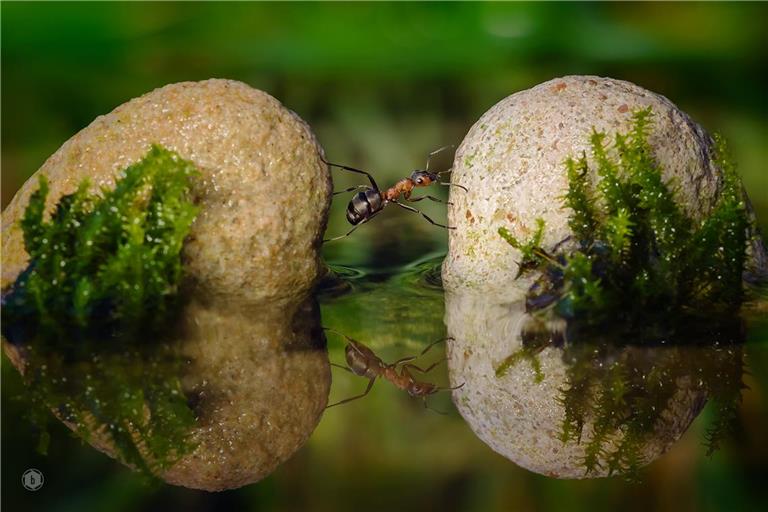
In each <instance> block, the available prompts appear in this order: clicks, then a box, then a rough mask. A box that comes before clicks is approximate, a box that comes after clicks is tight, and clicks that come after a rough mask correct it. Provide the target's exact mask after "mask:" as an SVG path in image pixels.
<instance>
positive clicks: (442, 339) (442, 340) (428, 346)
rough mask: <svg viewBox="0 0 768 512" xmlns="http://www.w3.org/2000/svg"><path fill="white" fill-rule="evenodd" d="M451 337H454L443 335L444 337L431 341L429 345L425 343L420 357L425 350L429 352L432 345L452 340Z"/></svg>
mask: <svg viewBox="0 0 768 512" xmlns="http://www.w3.org/2000/svg"><path fill="white" fill-rule="evenodd" d="M453 339H454V337H453V336H448V337H445V338H440V339H439V340H435V341H433V342H432V343H430V344H429V345H427V346H426V348H425V349H424V350H422V351H421V354H419V357H421V356H423V355H424V354H426V353H427V352H429V349H431V348H432V347H434V346H435V345H437V344H438V343H442V342H444V341H448V340H453Z"/></svg>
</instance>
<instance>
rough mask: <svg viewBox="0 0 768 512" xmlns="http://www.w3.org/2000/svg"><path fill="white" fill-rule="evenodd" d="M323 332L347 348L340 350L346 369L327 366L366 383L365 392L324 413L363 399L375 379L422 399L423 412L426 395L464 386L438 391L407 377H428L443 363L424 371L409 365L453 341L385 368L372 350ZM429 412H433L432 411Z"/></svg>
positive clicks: (355, 342)
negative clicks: (430, 351) (417, 373)
mask: <svg viewBox="0 0 768 512" xmlns="http://www.w3.org/2000/svg"><path fill="white" fill-rule="evenodd" d="M325 330H326V331H330V332H333V333H335V334H338V335H339V336H341V337H343V338H344V339H346V340H347V347H346V349H345V350H344V355H345V357H346V360H347V365H348V366H342V365H339V364H335V363H331V366H335V367H337V368H341V369H342V370H346V371H348V372H350V373H352V374H354V375H358V376H360V377H366V378H367V379H368V387H366V388H365V391H364V392H363V393H361V394H359V395H356V396H353V397H351V398H347V399H345V400H341V401H340V402H336V403H334V404H331V405H329V406H327V407H326V409H328V408H329V407H335V406H337V405H341V404H346V403H348V402H351V401H352V400H357V399H358V398H363V397H364V396H365V395H367V394H368V393H369V392H370V391H371V388H372V387H373V383H374V382H376V379H377V378H382V379H384V380H388V381H389V382H391V383H392V384H394V385H395V386H396V387H397V388H399V389H402V390H403V391H407V392H408V394H409V395H411V396H412V397H419V398H421V399H423V400H424V407H426V408H430V407H428V406H427V397H428V396H429V395H434V394H435V393H437V392H438V391H447V390H453V389H459V388H460V387H462V386H463V385H464V384H463V383H462V384H461V385H459V386H456V387H452V388H444V387H439V386H437V385H435V384H432V383H431V382H423V381H418V380H416V379H415V378H414V377H413V375H411V370H415V371H418V372H421V373H428V372H430V371H431V370H432V369H433V368H434V367H435V366H437V365H438V364H440V363H442V362H443V360H440V361H438V362H436V363H433V364H432V365H430V366H429V367H427V368H421V367H419V366H416V365H415V364H413V363H412V362H411V361H413V360H415V359H417V358H419V357H421V356H423V355H424V354H426V353H427V352H428V351H429V349H431V348H432V347H434V346H435V345H437V344H438V343H441V342H443V341H446V340H449V339H453V338H441V339H439V340H437V341H434V342H432V343H430V344H429V345H427V347H426V348H425V349H424V350H422V351H421V354H419V355H418V356H409V357H404V358H402V359H398V360H397V361H395V362H394V363H392V364H388V363H385V362H384V361H382V360H381V358H379V356H377V355H376V354H374V352H373V350H371V349H370V348H368V347H366V346H365V345H363V344H362V343H360V342H359V341H357V340H354V339H352V338H350V337H349V336H347V335H345V334H342V333H340V332H338V331H334V330H333V329H328V328H325ZM432 410H433V411H434V409H432ZM435 412H440V411H435ZM441 414H443V413H441Z"/></svg>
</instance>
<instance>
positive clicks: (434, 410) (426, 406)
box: [423, 396, 448, 416]
mask: <svg viewBox="0 0 768 512" xmlns="http://www.w3.org/2000/svg"><path fill="white" fill-rule="evenodd" d="M423 400H424V408H425V409H429V410H430V411H432V412H436V413H437V414H442V415H443V416H445V415H446V414H448V413H447V412H443V411H438V410H437V409H433V408H432V407H430V406H429V405H427V397H426V396H425V397H424V398H423Z"/></svg>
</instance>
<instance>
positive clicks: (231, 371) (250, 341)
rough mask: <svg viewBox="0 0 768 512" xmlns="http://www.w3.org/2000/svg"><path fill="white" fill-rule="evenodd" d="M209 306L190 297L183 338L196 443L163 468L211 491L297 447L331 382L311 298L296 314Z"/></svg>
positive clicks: (267, 468)
mask: <svg viewBox="0 0 768 512" xmlns="http://www.w3.org/2000/svg"><path fill="white" fill-rule="evenodd" d="M214 307H215V309H212V308H210V307H207V306H203V305H201V304H199V303H196V304H191V305H190V306H189V307H188V308H187V310H186V312H185V313H186V314H185V316H184V320H185V325H184V326H183V327H182V332H183V334H182V335H181V336H180V340H179V341H180V345H181V352H182V354H183V356H184V357H185V359H188V360H190V361H191V364H190V368H189V371H188V372H187V373H186V375H185V376H184V380H183V381H182V386H183V388H184V390H185V393H186V394H187V396H190V397H192V401H193V403H195V404H196V405H195V408H194V411H195V414H196V416H197V417H198V421H197V424H196V425H195V427H194V430H193V432H192V440H193V442H195V443H196V444H197V448H196V449H195V450H194V451H193V452H192V453H190V454H189V455H188V456H185V457H183V458H182V459H181V460H180V461H178V463H176V464H175V465H174V466H173V467H171V468H170V469H169V470H168V471H167V472H166V473H165V474H163V475H161V476H162V478H163V479H164V480H166V481H167V482H169V483H172V484H176V485H183V486H185V487H193V488H196V489H205V490H209V491H219V490H223V489H232V488H237V487H240V486H243V485H246V484H250V483H253V482H256V481H258V480H261V479H262V478H264V477H266V476H267V475H269V474H270V473H271V472H272V471H274V470H275V469H276V468H277V467H278V465H280V464H281V463H283V462H285V460H287V459H288V458H289V457H290V456H291V455H293V454H294V452H296V450H298V449H299V448H300V447H301V446H302V445H303V444H304V442H305V441H306V440H307V439H308V438H309V436H310V434H311V433H312V432H313V431H314V429H315V427H316V426H317V424H318V422H319V421H320V417H321V415H322V413H323V410H324V409H325V406H326V403H327V401H328V392H329V389H330V384H331V372H330V364H329V361H328V354H327V353H326V351H325V338H324V336H323V333H322V329H321V328H320V317H319V313H318V310H317V306H316V305H314V304H313V303H312V301H307V302H306V303H304V304H303V305H302V306H301V307H299V308H297V310H296V312H295V313H294V312H292V311H291V310H286V308H284V307H282V306H281V307H279V308H273V309H269V308H265V307H256V308H254V307H253V306H250V305H247V306H245V307H243V306H242V305H240V306H238V305H236V304H222V303H219V304H216V305H215V306H214ZM254 317H258V318H259V320H258V321H254ZM286 320H287V321H286Z"/></svg>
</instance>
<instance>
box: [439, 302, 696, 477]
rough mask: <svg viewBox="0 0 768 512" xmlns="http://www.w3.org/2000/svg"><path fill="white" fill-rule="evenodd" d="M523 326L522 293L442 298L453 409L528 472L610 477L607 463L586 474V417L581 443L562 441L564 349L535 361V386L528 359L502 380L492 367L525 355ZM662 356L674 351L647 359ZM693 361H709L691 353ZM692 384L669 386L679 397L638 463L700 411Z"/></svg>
mask: <svg viewBox="0 0 768 512" xmlns="http://www.w3.org/2000/svg"><path fill="white" fill-rule="evenodd" d="M524 320H525V314H524V312H523V292H520V293H517V295H516V296H515V294H514V292H513V293H512V294H505V295H503V296H502V295H498V294H496V293H476V292H474V291H469V290H464V291H463V292H459V293H456V292H450V291H449V292H447V293H446V312H445V323H446V325H447V328H448V336H449V338H448V341H447V353H448V371H449V377H450V382H451V386H454V387H455V386H461V387H460V388H458V389H455V390H454V391H453V392H452V394H453V402H454V403H455V404H456V408H457V409H458V410H459V412H460V413H461V415H462V417H463V418H464V420H465V421H466V422H467V424H468V425H469V427H470V428H471V429H472V431H473V432H474V433H475V434H476V435H477V436H478V437H479V438H480V439H481V440H482V441H483V442H484V443H486V444H487V445H488V446H489V447H490V448H491V449H493V450H494V451H495V452H497V453H499V454H501V455H503V456H504V457H506V458H508V459H509V460H511V461H512V462H514V463H516V464H518V465H519V466H522V467H524V468H526V469H528V470H530V471H534V472H536V473H540V474H542V475H547V476H551V477H555V478H594V477H603V476H607V475H608V464H607V463H606V460H605V458H604V457H601V459H600V461H599V462H600V464H601V466H600V467H598V468H596V470H595V471H593V472H590V473H587V471H586V467H585V465H584V460H585V457H586V447H587V444H588V443H589V441H590V439H591V432H592V419H591V418H589V417H588V418H587V422H586V424H585V426H584V430H583V435H582V437H581V442H576V441H574V440H571V441H568V442H565V443H564V442H563V441H562V440H561V439H560V433H561V428H562V424H563V420H564V417H565V408H564V405H563V403H562V402H561V401H560V399H561V398H562V392H561V389H563V388H567V387H568V379H567V370H568V366H567V364H566V363H565V362H564V361H563V351H562V348H558V347H555V346H549V347H547V348H545V349H544V350H542V351H541V352H539V353H538V354H537V355H536V357H537V359H538V361H539V363H540V364H541V374H542V375H543V379H542V380H541V381H540V382H539V381H537V379H536V378H535V376H536V374H535V373H534V370H533V367H532V365H531V364H530V363H529V362H528V361H526V360H522V361H520V362H518V363H517V364H516V365H513V366H511V367H510V368H509V369H508V370H507V372H506V373H505V374H504V375H503V376H497V375H496V368H498V367H499V365H500V364H501V363H502V362H503V361H504V360H505V359H506V358H507V357H509V356H510V355H512V354H513V353H515V352H516V351H518V350H520V349H521V348H522V338H521V329H522V324H523V322H524ZM650 350H651V351H652V350H654V349H650ZM664 350H672V349H671V348H670V349H667V348H661V349H657V350H656V352H651V353H649V357H659V358H663V357H665V354H664V352H663V351H664ZM691 356H700V357H706V355H705V354H699V353H697V352H696V349H692V350H691ZM626 371H627V372H630V371H632V369H631V368H626ZM697 380H698V377H696V376H695V375H691V376H690V378H681V379H679V380H678V381H677V382H669V383H668V384H669V385H672V386H675V389H676V391H675V393H674V395H673V397H672V399H671V400H670V406H669V407H668V408H667V409H666V410H665V411H664V412H663V413H662V414H661V416H660V419H659V421H658V423H657V425H656V428H655V430H654V431H653V434H652V435H651V436H649V437H648V439H647V441H646V442H645V443H644V444H643V445H642V446H641V447H639V455H640V457H641V459H642V463H643V464H648V463H650V462H652V461H653V460H655V459H657V458H658V457H659V456H661V455H662V454H663V453H664V452H666V451H667V450H668V449H669V448H670V447H671V446H672V445H673V444H674V443H675V442H676V441H677V440H678V439H679V438H680V436H681V435H682V434H683V433H684V432H685V431H686V429H687V428H688V426H689V425H690V424H691V422H692V421H693V419H694V418H696V416H697V415H698V414H699V412H700V411H701V409H702V407H703V405H704V403H705V402H706V395H705V393H704V391H703V390H702V389H700V388H698V387H697V386H696V384H695V381H697ZM620 441H621V437H620V436H619V437H617V436H611V437H610V438H609V440H608V441H607V442H606V443H605V444H604V445H602V448H603V449H604V450H605V453H611V452H613V451H614V450H615V449H616V447H617V446H618V443H619V442H620Z"/></svg>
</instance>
